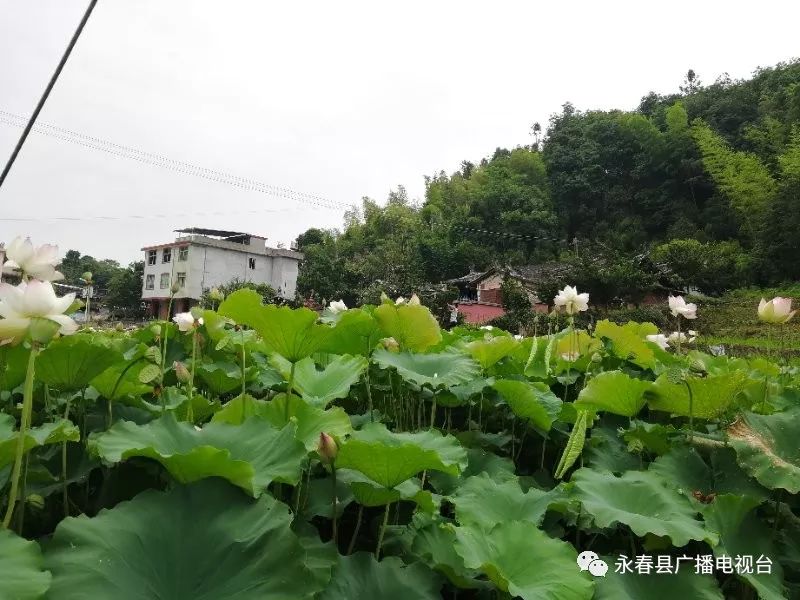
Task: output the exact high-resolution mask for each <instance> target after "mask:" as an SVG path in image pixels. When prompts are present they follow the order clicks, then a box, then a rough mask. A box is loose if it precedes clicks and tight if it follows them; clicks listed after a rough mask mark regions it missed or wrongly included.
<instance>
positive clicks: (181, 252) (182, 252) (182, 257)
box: [178, 246, 189, 262]
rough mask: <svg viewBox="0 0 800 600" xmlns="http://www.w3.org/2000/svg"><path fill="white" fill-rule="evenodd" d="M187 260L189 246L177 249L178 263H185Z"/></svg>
mask: <svg viewBox="0 0 800 600" xmlns="http://www.w3.org/2000/svg"><path fill="white" fill-rule="evenodd" d="M187 260H189V246H180V247H178V262H186V261H187Z"/></svg>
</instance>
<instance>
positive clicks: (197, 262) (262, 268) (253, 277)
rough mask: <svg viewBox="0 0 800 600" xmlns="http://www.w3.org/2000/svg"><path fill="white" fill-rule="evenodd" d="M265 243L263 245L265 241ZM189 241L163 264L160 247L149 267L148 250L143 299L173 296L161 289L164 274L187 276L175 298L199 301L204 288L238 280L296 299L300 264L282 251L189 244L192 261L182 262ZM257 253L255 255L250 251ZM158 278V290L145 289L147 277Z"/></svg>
mask: <svg viewBox="0 0 800 600" xmlns="http://www.w3.org/2000/svg"><path fill="white" fill-rule="evenodd" d="M262 243H263V242H262ZM186 245H187V242H184V243H182V244H176V245H173V246H172V260H171V262H169V263H162V262H161V261H162V258H163V252H164V248H163V247H159V248H158V249H157V250H156V252H157V256H156V264H155V265H148V264H147V251H146V250H145V253H144V258H145V265H144V280H143V284H142V287H143V289H142V299H144V300H148V299H152V298H165V297H168V296H169V287H167V288H166V289H161V287H160V280H161V274H162V273H168V274H169V280H170V281H171V282H172V281H177V280H178V274H180V273H186V285H185V286H184V287H183V288H182V289H181V290H180V291H179V292H178V293H177V294H175V298H193V299H199V298H200V296H201V295H202V293H203V290H204V289H208V288H212V287H214V286H219V285H223V284H226V283H229V282H231V281H233V280H234V279H238V280H240V281H252V282H254V283H266V284H268V285H270V286H272V287H273V288H274V289H275V290H276V291H277V292H278V294H279V295H281V296H283V297H285V298H293V297H294V294H295V290H296V287H297V273H298V270H299V264H300V261H299V260H297V259H296V258H293V257H287V256H281V255H280V251H277V252H276V253H275V255H269V254H267V252H268V251H269V249H265V248H264V247H263V245H259V244H252V245H250V246H247V245H242V244H236V245H234V248H230V247H227V246H230V245H231V244H225V246H226V247H216V246H210V245H206V244H195V243H192V242H191V241H189V242H188V246H189V256H188V260H186V261H181V260H178V256H179V250H178V249H179V247H180V246H186ZM249 250H253V252H251V251H249ZM250 259H253V260H254V261H255V268H254V269H251V268H250ZM151 274H152V275H154V276H155V277H154V289H152V290H148V289H145V288H146V286H147V276H148V275H151Z"/></svg>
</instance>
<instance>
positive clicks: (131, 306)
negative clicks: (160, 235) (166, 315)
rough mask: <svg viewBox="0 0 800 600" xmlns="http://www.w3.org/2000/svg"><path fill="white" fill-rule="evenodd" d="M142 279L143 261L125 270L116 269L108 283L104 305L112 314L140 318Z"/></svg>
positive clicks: (130, 265)
mask: <svg viewBox="0 0 800 600" xmlns="http://www.w3.org/2000/svg"><path fill="white" fill-rule="evenodd" d="M143 277H144V261H138V262H134V263H131V264H129V265H128V267H127V268H125V269H117V271H116V273H114V275H112V276H111V279H110V280H109V282H108V291H107V293H106V296H105V298H104V304H105V305H106V306H107V307H108V308H109V310H111V311H112V312H114V313H119V312H121V313H122V314H123V315H125V316H131V317H137V316H141V314H142V309H141V304H142V278H143Z"/></svg>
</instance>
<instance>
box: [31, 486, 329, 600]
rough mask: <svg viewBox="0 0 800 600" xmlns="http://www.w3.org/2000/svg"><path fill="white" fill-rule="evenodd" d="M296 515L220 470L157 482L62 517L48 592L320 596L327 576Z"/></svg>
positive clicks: (193, 598)
mask: <svg viewBox="0 0 800 600" xmlns="http://www.w3.org/2000/svg"><path fill="white" fill-rule="evenodd" d="M290 524H291V514H290V512H289V509H288V507H287V506H286V505H284V504H282V503H281V502H278V501H277V500H275V499H274V498H272V497H271V496H269V495H264V496H262V497H261V498H260V499H259V500H252V499H251V498H248V497H247V496H245V495H244V494H242V493H241V492H240V491H239V490H237V489H236V488H234V487H232V486H230V485H228V484H227V483H225V482H224V481H222V480H219V479H210V480H206V481H201V482H198V483H196V484H192V485H188V486H176V487H175V488H173V489H172V490H170V491H168V492H157V491H154V490H149V491H146V492H144V493H142V494H140V495H138V496H136V497H135V498H134V499H133V500H131V501H129V502H123V503H121V504H118V505H117V506H116V507H115V508H113V509H111V510H104V511H101V512H100V513H99V514H98V515H97V516H96V517H94V518H88V517H86V516H81V517H77V518H67V519H64V520H63V521H62V522H61V523H60V524H59V525H58V527H57V528H56V532H55V535H54V536H53V541H52V543H51V544H50V545H49V546H48V548H47V552H46V553H45V564H46V566H47V568H49V569H50V570H51V571H52V573H53V583H52V586H51V588H50V592H49V594H48V598H53V599H54V600H55V599H58V600H78V599H81V600H83V599H85V598H98V599H100V598H115V599H117V600H142V599H143V598H163V599H164V600H166V599H167V598H169V600H220V599H221V598H236V599H237V600H264V599H274V600H283V599H286V598H297V599H302V598H311V597H312V596H313V594H314V593H315V592H316V591H317V590H318V589H319V585H318V583H317V580H316V579H315V578H314V575H313V574H312V572H311V571H310V570H309V569H308V568H306V567H305V566H304V562H305V560H306V550H305V549H304V547H303V546H302V544H301V543H300V541H299V539H298V537H297V535H295V533H294V532H292V530H291V529H290Z"/></svg>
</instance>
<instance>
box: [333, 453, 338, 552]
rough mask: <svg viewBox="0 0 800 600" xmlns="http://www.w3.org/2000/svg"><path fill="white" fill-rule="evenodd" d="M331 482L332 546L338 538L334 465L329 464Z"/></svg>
mask: <svg viewBox="0 0 800 600" xmlns="http://www.w3.org/2000/svg"><path fill="white" fill-rule="evenodd" d="M331 481H332V482H333V485H332V486H331V487H332V489H331V508H332V509H333V511H332V512H333V545H334V546H336V545H337V540H338V538H339V535H338V522H337V519H336V508H337V507H336V463H335V462H332V463H331Z"/></svg>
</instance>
